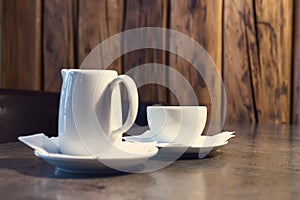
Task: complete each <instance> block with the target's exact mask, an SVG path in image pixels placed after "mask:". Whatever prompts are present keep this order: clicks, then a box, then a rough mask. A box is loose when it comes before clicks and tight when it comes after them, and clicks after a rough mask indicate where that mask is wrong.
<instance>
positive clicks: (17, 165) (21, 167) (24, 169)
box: [0, 158, 128, 179]
mask: <svg viewBox="0 0 300 200" xmlns="http://www.w3.org/2000/svg"><path fill="white" fill-rule="evenodd" d="M0 169H1V172H2V171H3V169H4V170H5V169H8V170H14V171H16V172H17V173H20V174H23V175H26V176H32V177H40V178H53V179H68V178H72V179H74V178H75V179H85V178H106V177H114V176H124V175H128V173H125V172H120V171H117V170H112V171H111V173H109V174H108V173H106V174H72V173H67V172H61V171H59V170H57V169H55V167H53V166H51V165H50V164H48V163H46V162H44V161H43V160H41V159H36V158H0ZM6 174H7V172H6Z"/></svg>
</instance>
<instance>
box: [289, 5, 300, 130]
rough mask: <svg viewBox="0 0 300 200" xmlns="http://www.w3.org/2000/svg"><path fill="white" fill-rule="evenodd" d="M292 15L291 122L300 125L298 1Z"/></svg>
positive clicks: (299, 20) (299, 11)
mask: <svg viewBox="0 0 300 200" xmlns="http://www.w3.org/2000/svg"><path fill="white" fill-rule="evenodd" d="M294 5H295V9H294V11H295V13H294V16H295V17H294V19H295V21H294V38H293V44H294V49H293V78H294V79H293V80H294V82H293V90H292V92H293V95H292V97H293V106H292V110H291V112H292V122H293V123H294V124H300V77H299V75H300V56H299V55H300V1H299V0H296V1H295V4H294Z"/></svg>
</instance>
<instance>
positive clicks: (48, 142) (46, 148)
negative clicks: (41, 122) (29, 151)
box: [18, 133, 60, 153]
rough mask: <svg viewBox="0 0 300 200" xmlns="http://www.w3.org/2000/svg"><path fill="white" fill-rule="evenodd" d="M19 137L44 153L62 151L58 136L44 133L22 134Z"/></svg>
mask: <svg viewBox="0 0 300 200" xmlns="http://www.w3.org/2000/svg"><path fill="white" fill-rule="evenodd" d="M18 139H19V140H20V141H21V142H23V143H24V144H26V145H28V146H29V147H31V148H33V149H35V150H38V151H40V152H43V153H60V151H59V148H58V141H57V138H54V137H52V138H49V137H48V136H46V135H45V134H44V133H38V134H34V135H29V136H20V137H18Z"/></svg>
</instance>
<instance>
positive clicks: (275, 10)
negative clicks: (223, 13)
mask: <svg viewBox="0 0 300 200" xmlns="http://www.w3.org/2000/svg"><path fill="white" fill-rule="evenodd" d="M255 13H256V16H255V17H256V26H257V39H258V48H259V68H258V69H252V70H253V72H255V74H253V77H252V78H253V83H254V84H253V86H254V95H255V100H256V106H257V114H258V121H259V122H265V123H289V122H290V100H291V92H290V91H291V38H292V13H293V1H292V0H286V1H273V0H256V1H255ZM253 67H254V66H253Z"/></svg>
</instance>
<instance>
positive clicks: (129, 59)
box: [123, 0, 167, 102]
mask: <svg viewBox="0 0 300 200" xmlns="http://www.w3.org/2000/svg"><path fill="white" fill-rule="evenodd" d="M125 13H126V16H125V30H129V29H133V28H140V27H167V0H157V1H148V0H127V1H126V12H125ZM144 37H147V35H145V36H144ZM162 37H163V36H162ZM163 42H166V41H164V40H163ZM123 44H124V45H125V46H126V45H130V41H124V42H123ZM165 45H166V44H165ZM123 62H124V63H123V71H124V73H126V72H127V71H128V70H130V69H133V68H134V67H136V66H139V65H142V64H145V63H161V64H166V53H165V52H163V51H160V50H154V49H143V50H137V51H134V52H130V53H128V54H126V55H124V57H123ZM131 74H132V77H133V78H134V79H135V81H137V82H141V83H145V82H147V80H148V79H149V80H150V79H151V78H150V77H155V76H158V77H161V78H162V79H163V80H161V81H162V82H163V83H164V84H165V85H166V84H167V83H166V78H167V74H166V72H165V71H163V70H159V69H154V67H153V66H152V67H151V66H149V67H147V68H144V70H143V74H138V73H134V72H133V73H131ZM138 92H139V97H140V100H141V101H147V102H154V101H156V102H158V101H159V102H167V90H166V88H164V87H162V86H160V85H155V84H148V85H144V86H142V87H140V88H139V91H138Z"/></svg>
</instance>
